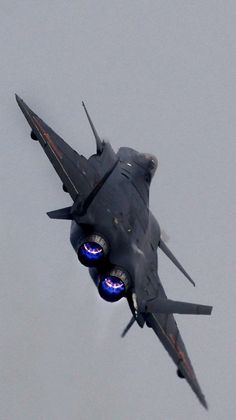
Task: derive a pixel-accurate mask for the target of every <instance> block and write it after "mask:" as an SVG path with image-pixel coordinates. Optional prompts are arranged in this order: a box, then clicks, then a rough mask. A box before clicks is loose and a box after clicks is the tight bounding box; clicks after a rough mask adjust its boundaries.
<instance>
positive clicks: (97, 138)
mask: <svg viewBox="0 0 236 420" xmlns="http://www.w3.org/2000/svg"><path fill="white" fill-rule="evenodd" d="M82 105H83V107H84V110H85V113H86V115H87V118H88V120H89V124H90V127H91V128H92V130H93V134H94V137H95V140H96V145H97V154H98V155H100V154H101V153H102V151H103V145H102V140H101V139H100V137H99V135H98V133H97V130H96V128H95V127H94V125H93V122H92V120H91V118H90V115H89V113H88V111H87V108H86V106H85V103H84V102H82Z"/></svg>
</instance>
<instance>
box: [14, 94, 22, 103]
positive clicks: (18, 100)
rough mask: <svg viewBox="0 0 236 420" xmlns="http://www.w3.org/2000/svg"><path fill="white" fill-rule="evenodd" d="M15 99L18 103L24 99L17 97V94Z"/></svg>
mask: <svg viewBox="0 0 236 420" xmlns="http://www.w3.org/2000/svg"><path fill="white" fill-rule="evenodd" d="M15 98H16V102H17V103H19V102H20V101H22V99H21V98H20V97H19V96H18V95H17V93H15Z"/></svg>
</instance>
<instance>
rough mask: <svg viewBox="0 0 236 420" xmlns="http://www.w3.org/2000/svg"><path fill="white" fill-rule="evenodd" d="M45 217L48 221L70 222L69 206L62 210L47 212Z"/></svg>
mask: <svg viewBox="0 0 236 420" xmlns="http://www.w3.org/2000/svg"><path fill="white" fill-rule="evenodd" d="M47 215H48V217H50V219H64V220H72V214H71V206H70V207H65V208H64V209H59V210H53V211H49V212H47Z"/></svg>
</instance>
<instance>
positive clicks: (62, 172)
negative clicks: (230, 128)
mask: <svg viewBox="0 0 236 420" xmlns="http://www.w3.org/2000/svg"><path fill="white" fill-rule="evenodd" d="M16 100H17V103H18V105H19V107H20V109H21V111H22V112H23V114H24V116H25V118H26V119H27V121H28V123H29V125H30V127H31V137H32V139H33V140H38V142H39V143H40V144H41V146H42V148H43V149H44V151H45V153H46V155H47V156H48V158H49V160H50V161H51V163H52V165H53V166H54V168H55V170H56V172H57V174H58V175H59V177H60V179H61V182H62V186H63V189H64V191H65V192H68V193H69V194H70V196H71V198H72V200H73V204H72V205H71V206H70V207H66V208H62V209H59V210H55V211H50V212H49V213H47V214H48V216H49V217H50V218H51V219H66V220H71V233H70V241H71V244H72V246H73V248H74V250H75V252H76V254H77V256H78V259H79V261H80V262H81V263H82V264H84V265H85V266H87V267H89V273H90V276H91V278H92V280H93V281H94V283H95V285H96V287H97V289H98V292H99V294H100V296H101V297H102V298H103V299H105V300H106V301H109V302H116V301H118V300H119V299H121V298H122V297H125V298H126V299H127V301H128V304H129V307H130V310H131V312H132V318H131V320H130V322H129V323H128V325H127V327H126V328H125V330H124V331H123V334H122V336H124V335H125V334H126V333H127V331H128V330H129V328H130V327H131V326H132V325H133V323H134V322H137V323H138V325H139V326H140V327H143V326H144V325H147V326H148V327H150V328H152V329H153V330H154V332H155V333H156V335H157V336H158V338H159V339H160V341H161V342H162V344H163V345H164V347H165V349H166V350H167V352H168V353H169V355H170V357H171V358H172V359H173V361H174V363H175V364H176V366H177V374H178V376H179V377H181V378H185V379H186V380H187V382H188V383H189V385H190V386H191V388H192V390H193V391H194V392H195V394H196V395H197V397H198V399H199V400H200V402H201V403H202V405H203V406H204V407H205V408H207V403H206V400H205V397H204V395H203V393H202V391H201V388H200V386H199V384H198V381H197V378H196V376H195V373H194V370H193V367H192V364H191V362H190V359H189V357H188V354H187V351H186V348H185V345H184V343H183V340H182V338H181V335H180V333H179V330H178V327H177V324H176V322H175V319H174V316H173V314H174V313H178V314H201V315H210V314H211V311H212V307H211V306H206V305H199V304H194V303H186V302H177V301H173V300H170V299H168V298H167V296H166V294H165V292H164V289H163V286H162V284H161V282H160V279H159V276H158V260H157V250H158V247H159V248H160V249H161V250H162V251H163V252H164V253H165V254H166V255H167V257H169V258H170V260H171V261H172V262H173V263H174V264H175V265H176V266H177V267H178V268H179V269H180V270H181V271H182V273H183V274H184V275H185V276H186V277H187V279H188V280H189V281H190V282H191V283H192V284H193V285H194V282H193V280H192V279H191V278H190V276H189V275H188V274H187V272H186V271H185V270H184V268H183V267H182V265H181V264H180V263H179V262H178V260H177V259H176V258H175V256H174V255H173V254H172V252H171V251H170V250H169V248H168V247H167V245H166V243H165V242H164V241H163V240H162V238H161V231H160V227H159V224H158V222H157V221H156V219H155V218H154V216H153V215H152V213H151V211H150V209H149V187H150V183H151V180H152V178H153V175H154V173H155V171H156V168H157V159H156V158H155V157H154V156H152V155H150V154H146V153H139V152H137V151H135V150H133V149H131V148H128V147H121V148H120V149H119V150H118V152H117V153H115V152H114V150H113V149H112V147H111V145H110V144H109V143H108V142H105V141H103V140H101V138H100V137H99V135H98V133H97V131H96V129H95V127H94V125H93V122H92V120H91V118H90V116H89V114H88V111H87V109H86V107H85V105H84V103H83V107H84V110H85V112H86V115H87V118H88V120H89V124H90V126H91V128H92V131H93V134H94V136H95V140H96V146H97V151H96V154H94V155H92V156H91V157H90V158H89V159H86V158H85V157H84V156H82V155H79V154H78V153H77V152H76V151H75V150H73V149H72V148H71V147H70V146H69V145H68V144H67V143H66V142H65V141H64V140H63V139H62V138H61V137H59V136H58V135H57V134H56V133H55V132H54V131H53V130H52V129H51V128H50V127H49V126H48V125H46V124H45V123H44V122H43V121H42V120H41V119H40V118H39V117H38V116H37V115H36V114H35V113H34V112H33V111H31V110H30V108H29V107H28V106H27V105H26V104H25V103H24V102H23V100H22V99H21V98H19V97H18V96H17V95H16Z"/></svg>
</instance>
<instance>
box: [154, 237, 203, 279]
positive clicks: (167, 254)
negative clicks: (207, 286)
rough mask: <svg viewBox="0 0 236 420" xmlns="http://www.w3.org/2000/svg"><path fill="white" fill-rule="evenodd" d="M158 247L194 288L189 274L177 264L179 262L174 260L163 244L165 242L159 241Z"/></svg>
mask: <svg viewBox="0 0 236 420" xmlns="http://www.w3.org/2000/svg"><path fill="white" fill-rule="evenodd" d="M159 247H160V248H161V250H162V251H163V252H164V253H165V254H166V256H167V257H169V258H170V260H171V261H172V262H173V263H174V264H175V265H176V267H177V268H178V269H179V270H180V271H181V272H182V273H183V274H184V275H185V277H187V279H188V280H189V281H190V283H192V285H193V286H195V283H194V281H193V280H192V279H191V277H190V276H189V274H188V273H187V272H186V271H185V269H184V268H183V267H182V265H181V264H180V263H179V261H178V260H177V259H176V258H175V256H174V255H173V254H172V252H171V251H170V249H169V248H168V246H167V245H166V244H165V242H163V241H162V239H160V242H159Z"/></svg>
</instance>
